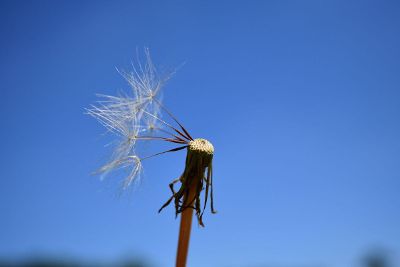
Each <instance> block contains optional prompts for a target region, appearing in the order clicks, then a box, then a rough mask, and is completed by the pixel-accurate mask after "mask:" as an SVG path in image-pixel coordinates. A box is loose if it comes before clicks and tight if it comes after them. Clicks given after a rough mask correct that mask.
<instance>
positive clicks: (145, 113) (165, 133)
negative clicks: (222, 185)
mask: <svg viewBox="0 0 400 267" xmlns="http://www.w3.org/2000/svg"><path fill="white" fill-rule="evenodd" d="M145 56H146V62H145V64H144V65H142V64H141V63H140V60H138V61H137V64H133V65H132V66H133V71H132V72H125V71H119V72H120V73H121V75H122V76H123V77H124V78H125V80H127V81H128V83H129V85H130V87H131V92H130V93H126V94H121V95H119V96H109V95H99V96H100V97H101V98H102V99H101V100H99V101H97V104H96V105H92V106H91V107H90V108H89V109H87V113H88V114H89V115H91V116H93V117H94V118H96V119H97V120H98V121H99V122H100V123H101V124H102V125H103V126H105V127H106V128H107V130H108V131H110V132H113V133H115V134H116V135H117V136H119V140H118V145H117V146H116V148H115V150H114V152H113V154H112V156H111V159H110V160H109V161H108V162H107V163H106V164H104V165H103V166H102V167H101V168H100V169H99V170H98V173H101V174H103V175H105V174H108V173H109V172H111V171H113V170H117V169H121V168H122V169H129V174H128V176H127V177H126V178H125V180H124V183H123V188H124V189H126V188H128V187H129V186H130V185H131V184H132V182H133V181H135V180H138V179H139V177H140V173H141V170H142V162H143V160H145V159H148V158H151V157H154V156H157V155H161V154H164V153H169V152H175V151H179V150H183V149H185V148H186V149H187V156H186V165H185V169H184V172H183V173H182V175H181V176H180V177H179V178H178V179H176V180H174V181H173V182H172V183H171V184H170V188H171V191H172V196H171V198H170V199H168V201H167V202H166V203H165V204H164V205H163V206H162V207H161V209H160V210H159V212H160V211H161V210H162V209H163V208H164V207H166V206H167V205H168V204H169V203H170V202H171V201H172V200H173V199H175V211H176V215H178V214H179V213H181V212H182V211H183V210H185V209H186V208H193V209H195V210H196V215H197V218H198V222H199V224H200V225H201V226H203V225H204V224H203V222H202V215H203V212H204V209H205V208H206V204H207V199H208V195H209V193H210V198H211V211H212V213H215V210H214V206H213V187H212V158H213V154H214V147H213V146H212V144H211V143H210V142H209V141H207V140H205V139H193V138H192V136H191V135H190V134H189V132H188V131H187V130H186V129H185V127H183V125H182V124H181V123H179V121H178V120H177V119H176V118H175V117H174V116H173V115H172V113H171V112H169V111H168V110H167V109H166V108H165V107H164V106H163V104H162V103H161V100H160V93H161V89H162V88H163V86H164V85H165V83H166V81H167V80H168V79H169V78H170V77H171V75H167V76H161V75H159V74H158V72H157V70H156V68H155V66H154V65H153V63H152V61H151V58H150V53H149V50H148V49H145ZM161 111H163V112H165V113H166V114H167V115H168V117H169V118H170V119H171V120H172V122H173V123H168V122H167V121H165V120H163V119H162V118H161ZM173 124H175V125H177V126H173ZM146 140H147V141H152V140H161V141H165V142H168V143H174V144H181V145H182V146H178V147H175V148H171V149H169V150H166V151H162V152H159V153H156V154H153V155H149V156H144V157H142V156H141V155H139V152H138V149H137V142H142V141H146ZM177 182H181V188H180V189H179V190H178V191H177V192H175V190H174V184H175V183H177ZM191 188H195V195H194V197H193V199H189V200H188V201H186V200H185V199H184V198H186V197H187V196H188V195H189V194H188V192H189V189H191ZM203 189H205V193H204V198H205V200H204V205H203V211H202V209H201V208H202V207H201V202H200V195H201V192H202V191H203Z"/></svg>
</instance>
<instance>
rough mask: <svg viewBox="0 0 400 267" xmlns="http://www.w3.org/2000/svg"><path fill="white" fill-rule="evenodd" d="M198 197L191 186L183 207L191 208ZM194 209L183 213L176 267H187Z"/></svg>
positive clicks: (188, 209) (187, 209)
mask: <svg viewBox="0 0 400 267" xmlns="http://www.w3.org/2000/svg"><path fill="white" fill-rule="evenodd" d="M195 197H196V187H195V186H191V187H190V188H189V193H188V194H187V195H186V196H185V200H184V204H183V207H187V206H189V205H190V206H191V203H190V202H191V201H192V200H193V199H194V198H195ZM192 218H193V209H192V208H191V207H187V208H185V209H184V210H183V211H182V213H181V225H180V228H179V240H178V252H177V255H176V267H185V266H186V262H187V255H188V251H189V240H190V231H191V228H192Z"/></svg>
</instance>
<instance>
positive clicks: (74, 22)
mask: <svg viewBox="0 0 400 267" xmlns="http://www.w3.org/2000/svg"><path fill="white" fill-rule="evenodd" d="M399 14H400V5H399V3H398V2H396V1H217V2H216V1H208V2H206V1H1V2H0V36H1V42H0V58H1V60H0V79H1V80H0V81H1V83H0V86H1V87H0V90H1V105H0V122H1V131H0V137H1V141H2V145H1V149H0V162H1V178H0V265H1V264H3V266H103V265H104V266H119V265H121V266H173V265H174V261H175V253H176V243H177V234H178V226H179V220H177V219H175V217H174V209H173V208H172V207H169V208H167V209H166V210H165V211H163V212H162V213H161V214H158V213H157V210H158V209H159V207H160V206H161V204H162V203H163V202H164V201H165V200H166V199H167V198H168V197H169V196H170V191H169V189H168V183H169V182H170V181H171V180H172V179H174V178H176V177H177V176H178V175H179V174H180V173H181V171H182V170H183V167H184V160H185V152H183V151H182V152H177V153H174V154H171V155H163V156H160V157H156V158H153V159H152V160H149V161H148V162H145V164H144V177H143V179H142V182H141V184H140V185H139V186H137V187H136V188H135V189H132V190H129V192H125V193H123V194H122V195H121V194H120V190H119V183H120V181H121V177H115V176H111V177H108V178H107V179H106V180H104V181H100V179H99V177H98V176H92V175H91V172H92V171H94V170H96V169H97V168H98V167H99V166H101V164H102V163H104V161H105V160H107V159H108V156H109V152H110V151H109V148H108V147H107V146H106V145H107V143H109V142H110V140H112V139H113V136H110V135H104V132H105V130H104V128H102V127H101V125H100V124H99V123H97V122H96V121H95V120H94V119H93V118H91V117H89V116H87V115H85V114H84V113H85V110H84V109H85V108H86V107H89V105H90V104H93V103H94V102H95V101H96V100H97V98H96V96H95V94H96V93H103V94H110V95H114V94H116V93H118V92H121V91H124V90H129V86H128V84H127V83H126V82H125V81H124V80H123V78H122V77H121V76H120V75H119V74H118V72H117V71H116V67H118V68H120V69H125V70H127V71H129V70H131V65H130V64H131V61H132V60H134V59H135V57H136V51H139V54H140V53H141V51H143V47H149V49H150V52H151V55H152V58H153V61H154V63H155V64H156V65H157V66H159V67H160V68H161V69H162V70H167V71H168V70H173V69H175V68H177V67H179V68H178V70H177V73H176V74H175V75H174V77H173V78H172V79H171V80H170V82H169V83H168V84H167V86H166V88H165V91H164V103H165V105H166V106H167V107H168V108H169V109H170V110H171V111H172V112H173V113H174V114H175V115H176V116H177V117H178V118H179V119H180V120H181V121H182V123H183V124H184V125H185V126H186V127H187V128H188V129H189V130H190V131H191V133H192V134H193V135H194V136H195V137H204V138H207V139H209V140H210V141H211V142H212V143H213V144H214V146H215V148H216V153H215V159H214V171H215V173H214V174H215V176H214V179H215V182H214V185H215V205H216V208H217V209H218V211H219V213H218V214H217V215H211V214H210V212H209V211H208V210H207V211H206V213H205V215H204V221H205V224H206V227H205V228H204V229H201V228H199V227H197V226H195V227H194V228H193V233H192V240H191V245H190V254H189V262H188V266H193V267H196V266H197V267H201V266H211V267H213V266H232V267H242V266H245V267H246V266H250V267H254V266H257V267H260V266H274V267H276V266H277V267H347V266H354V267H361V266H368V267H384V266H385V267H387V266H391V267H396V266H400V254H399V253H400V194H399V191H400V75H399V73H400V49H399V47H400V16H399ZM183 63H184V65H183V66H182V64H183ZM180 66H181V67H180ZM46 264H47V265H46Z"/></svg>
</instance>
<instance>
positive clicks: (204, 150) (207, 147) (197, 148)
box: [188, 138, 214, 155]
mask: <svg viewBox="0 0 400 267" xmlns="http://www.w3.org/2000/svg"><path fill="white" fill-rule="evenodd" d="M188 149H189V150H190V151H191V152H194V153H199V154H207V155H213V154H214V146H213V145H212V144H211V143H210V142H209V141H207V140H206V139H203V138H197V139H194V140H193V141H190V142H189V147H188Z"/></svg>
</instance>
